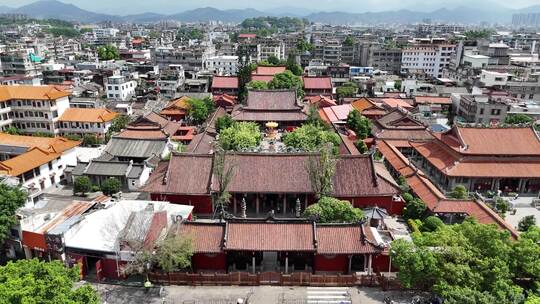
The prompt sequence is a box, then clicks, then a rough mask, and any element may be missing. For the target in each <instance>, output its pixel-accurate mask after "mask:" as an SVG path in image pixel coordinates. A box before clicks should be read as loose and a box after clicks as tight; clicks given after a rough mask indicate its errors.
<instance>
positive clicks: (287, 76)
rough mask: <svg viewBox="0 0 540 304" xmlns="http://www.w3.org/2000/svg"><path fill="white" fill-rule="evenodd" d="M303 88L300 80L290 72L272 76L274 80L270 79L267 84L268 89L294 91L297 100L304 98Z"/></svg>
mask: <svg viewBox="0 0 540 304" xmlns="http://www.w3.org/2000/svg"><path fill="white" fill-rule="evenodd" d="M303 87H304V83H303V81H302V78H300V77H298V76H296V75H294V74H293V73H292V72H291V71H288V70H286V71H285V72H283V73H279V74H276V75H274V79H272V80H271V81H270V82H269V83H268V88H269V89H295V90H296V97H297V98H303V97H304V88H303Z"/></svg>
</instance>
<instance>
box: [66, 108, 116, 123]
mask: <svg viewBox="0 0 540 304" xmlns="http://www.w3.org/2000/svg"><path fill="white" fill-rule="evenodd" d="M116 116H118V113H115V112H112V111H110V110H108V109H91V108H68V109H66V110H65V111H64V113H63V114H62V116H60V118H59V119H58V121H67V122H95V123H104V122H109V121H111V120H113V119H114V118H115V117H116Z"/></svg>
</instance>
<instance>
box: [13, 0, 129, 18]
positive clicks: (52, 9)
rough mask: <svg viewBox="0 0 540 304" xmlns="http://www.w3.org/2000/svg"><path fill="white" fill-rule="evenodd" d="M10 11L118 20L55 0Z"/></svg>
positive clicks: (50, 16)
mask: <svg viewBox="0 0 540 304" xmlns="http://www.w3.org/2000/svg"><path fill="white" fill-rule="evenodd" d="M10 13H18V14H26V15H28V16H29V17H32V18H38V19H48V18H54V19H62V20H68V21H80V22H100V21H118V20H121V18H120V17H118V16H112V15H105V14H98V13H94V12H90V11H87V10H83V9H81V8H79V7H77V6H75V5H73V4H67V3H63V2H60V1H56V0H43V1H37V2H34V3H30V4H28V5H24V6H21V7H19V8H16V9H13V10H12V11H10Z"/></svg>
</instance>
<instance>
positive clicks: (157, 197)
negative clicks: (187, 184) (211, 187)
mask: <svg viewBox="0 0 540 304" xmlns="http://www.w3.org/2000/svg"><path fill="white" fill-rule="evenodd" d="M150 198H151V199H152V200H153V201H168V202H171V203H173V204H181V205H189V206H193V207H194V208H193V213H195V214H212V212H213V211H214V210H212V197H211V196H210V195H168V194H160V193H152V194H150Z"/></svg>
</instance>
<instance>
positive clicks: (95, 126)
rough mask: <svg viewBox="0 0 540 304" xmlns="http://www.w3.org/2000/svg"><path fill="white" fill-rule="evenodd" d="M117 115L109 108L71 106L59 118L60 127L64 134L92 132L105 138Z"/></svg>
mask: <svg viewBox="0 0 540 304" xmlns="http://www.w3.org/2000/svg"><path fill="white" fill-rule="evenodd" d="M116 116H118V114H117V113H115V112H112V111H109V110H107V109H94V108H69V109H67V110H66V111H65V112H64V114H62V116H61V117H60V118H59V119H58V128H59V130H60V134H61V135H63V136H64V135H68V134H73V135H79V136H81V137H83V136H84V135H86V134H92V135H96V136H97V137H100V138H103V137H104V136H105V134H106V133H107V131H108V130H109V128H110V127H111V125H112V123H113V120H114V118H115V117H116Z"/></svg>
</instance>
